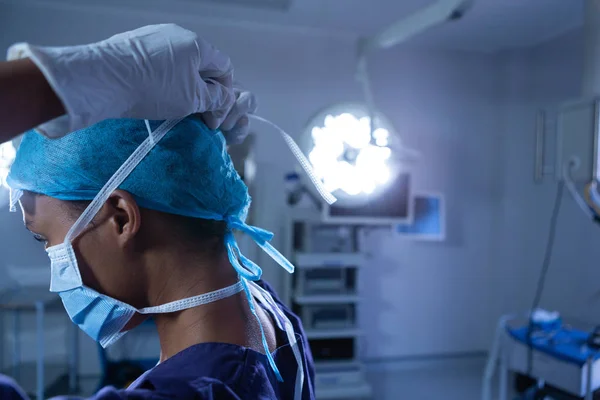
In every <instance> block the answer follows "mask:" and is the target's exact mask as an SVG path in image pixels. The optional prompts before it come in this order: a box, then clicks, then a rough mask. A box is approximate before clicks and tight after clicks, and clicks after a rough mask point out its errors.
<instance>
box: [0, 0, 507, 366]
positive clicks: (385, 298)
mask: <svg viewBox="0 0 600 400" xmlns="http://www.w3.org/2000/svg"><path fill="white" fill-rule="evenodd" d="M165 20H168V21H173V22H178V23H181V24H183V25H184V26H186V27H188V28H191V29H193V30H195V31H197V32H198V33H199V34H200V35H202V36H204V37H206V39H207V40H209V41H210V42H212V43H214V44H215V45H216V46H217V47H219V48H222V49H224V50H225V51H226V52H227V53H228V54H229V55H230V56H231V58H232V60H233V61H234V64H235V65H236V68H237V69H236V74H237V77H238V78H239V79H240V80H241V81H243V82H246V84H247V85H248V87H249V88H250V89H252V90H253V91H255V92H256V94H257V96H258V98H259V99H260V105H261V107H260V112H261V114H262V115H263V116H265V117H267V118H270V119H272V120H273V121H275V122H276V123H278V124H280V125H281V126H282V127H283V128H285V129H287V130H288V131H289V132H290V133H291V134H292V135H293V136H296V137H297V136H298V134H299V133H300V132H301V131H302V128H303V127H304V124H305V123H306V121H307V120H308V118H309V117H310V116H311V115H312V114H314V113H315V112H317V111H318V110H320V109H321V108H323V107H325V106H327V105H329V104H332V103H336V102H341V101H349V100H350V101H352V100H360V99H361V93H360V90H359V89H360V88H359V86H358V85H357V84H356V83H355V82H354V80H353V77H354V75H353V66H354V42H353V41H352V40H350V39H348V38H344V37H323V36H318V35H310V34H302V35H301V34H296V33H293V32H282V33H278V34H273V33H272V32H268V31H260V30H257V29H249V30H233V29H231V28H226V29H225V28H222V27H221V28H219V27H215V26H206V25H200V24H198V23H196V22H195V21H194V19H193V17H187V18H184V17H181V16H175V15H173V16H171V15H168V16H165V15H156V14H152V13H148V12H140V13H130V12H120V13H118V14H114V13H109V12H105V11H102V10H95V11H94V12H88V11H85V9H80V10H59V9H53V8H51V7H50V8H29V7H26V6H24V5H23V6H16V5H2V4H0V27H1V28H0V29H1V33H2V35H0V48H6V47H7V46H8V45H9V44H10V43H12V42H14V41H30V42H33V43H39V44H75V43H85V42H90V41H94V40H99V39H102V38H104V37H106V36H108V35H110V34H114V33H117V32H119V31H123V30H126V29H130V28H135V27H137V26H140V25H143V24H149V23H156V22H162V21H165ZM109 21H110V22H109ZM500 72H501V71H500V67H499V62H498V60H497V58H496V57H495V56H491V55H477V54H469V53H458V52H444V51H430V50H421V51H417V50H400V49H395V50H391V51H386V52H382V53H381V54H378V55H377V56H376V57H375V58H374V60H373V62H372V73H373V78H374V79H373V85H374V91H375V93H376V100H377V104H378V105H379V106H380V108H381V109H382V111H383V112H384V113H385V114H386V115H387V116H388V117H389V118H390V119H391V120H392V122H393V123H394V125H395V126H396V128H397V130H398V132H399V134H400V135H402V138H403V140H404V141H405V142H406V143H407V144H408V145H409V146H411V147H413V148H416V149H418V150H420V151H421V152H422V153H423V155H424V157H423V159H422V161H421V162H420V164H418V166H417V167H416V168H415V172H414V173H415V175H414V178H415V189H416V190H435V191H441V192H444V193H445V194H446V201H447V208H448V218H449V220H448V241H447V242H446V243H443V244H433V243H431V244H427V243H415V242H409V241H405V240H404V241H403V240H401V239H399V238H397V237H394V236H390V235H386V234H383V233H381V232H376V233H373V235H372V236H370V237H369V238H368V242H369V243H370V244H369V248H368V250H369V252H370V253H371V254H372V258H371V260H370V262H369V264H368V265H367V266H366V267H365V271H364V275H363V281H362V282H361V284H362V285H363V288H364V289H365V298H366V300H365V305H364V308H363V311H364V312H363V316H364V321H363V322H364V324H365V326H366V329H367V330H366V332H365V333H366V338H365V341H366V342H367V344H368V346H367V354H366V355H367V357H369V358H372V359H380V358H395V357H403V356H414V355H431V354H440V353H456V352H471V351H479V350H483V349H485V348H486V347H487V344H488V339H489V333H490V326H491V316H490V313H489V304H490V302H491V301H492V298H491V296H492V291H491V290H490V288H491V287H492V284H491V281H490V276H491V271H492V270H493V267H494V265H495V264H494V263H493V260H492V257H491V255H492V248H493V247H492V246H493V244H494V236H493V223H494V210H496V209H497V208H498V207H499V202H500V199H501V196H500V185H498V182H499V181H500V178H501V173H502V171H501V167H502V162H503V161H502V160H503V159H504V158H503V154H502V151H499V144H501V141H500V140H501V139H500V135H501V133H502V131H501V129H500V128H501V126H502V120H501V117H502V115H501V114H499V113H498V110H500V109H502V107H503V106H502V104H501V98H500V97H499V94H500V90H499V89H500V85H501V82H500V80H499V78H500ZM255 130H257V131H258V132H259V133H260V134H259V135H258V141H257V147H256V153H257V154H256V159H257V160H258V162H259V165H258V167H259V171H258V178H257V180H258V181H257V185H258V187H259V188H260V191H259V193H258V194H257V196H256V199H255V203H256V207H258V210H257V215H258V224H260V225H262V226H264V227H266V228H267V229H272V230H275V231H279V230H280V221H281V216H282V213H283V209H282V207H281V204H282V203H283V201H282V193H283V190H282V176H283V173H284V172H286V171H288V170H290V169H291V168H293V165H294V164H293V158H292V156H291V154H290V153H289V151H288V150H287V149H286V147H285V144H284V142H283V141H282V140H281V139H280V138H279V136H278V135H277V134H276V133H274V132H272V131H271V130H269V128H265V127H263V126H258V125H255ZM19 218H20V216H19V215H9V214H6V213H2V214H0V226H3V230H2V233H0V235H2V238H1V240H2V242H3V243H8V244H7V248H8V253H5V254H4V255H3V258H2V261H1V263H3V264H4V265H5V266H6V265H16V266H19V267H22V266H30V265H45V264H46V259H45V255H44V254H43V252H42V251H41V250H40V249H39V248H38V247H37V246H36V243H35V242H33V241H32V240H31V239H30V238H29V236H28V235H27V233H26V232H25V231H24V230H23V229H22V227H21V226H20V225H21V223H20V221H19ZM5 226H8V228H9V229H4V227H5ZM274 244H275V245H276V246H278V247H282V246H281V242H280V241H278V240H276V241H275V243H274ZM258 261H259V263H260V264H261V265H263V266H264V267H265V270H266V276H267V277H268V278H270V279H271V280H274V281H275V282H276V286H277V283H278V282H279V281H280V277H281V273H280V271H279V270H278V269H276V268H275V267H273V264H272V263H269V262H268V260H267V259H266V258H265V257H263V256H261V257H259V259H258ZM467 326H468V327H469V328H468V330H469V333H468V334H465V329H466V327H467ZM84 346H85V348H86V349H87V352H88V354H89V351H91V346H92V344H91V343H89V341H84ZM85 352H86V350H84V351H83V352H82V353H85ZM95 368H96V367H95V364H94V361H87V362H86V363H85V365H84V372H85V373H90V372H94V371H95Z"/></svg>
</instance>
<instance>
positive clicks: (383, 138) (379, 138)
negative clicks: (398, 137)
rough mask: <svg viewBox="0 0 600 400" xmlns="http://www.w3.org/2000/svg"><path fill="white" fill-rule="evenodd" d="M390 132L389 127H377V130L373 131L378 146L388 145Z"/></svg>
mask: <svg viewBox="0 0 600 400" xmlns="http://www.w3.org/2000/svg"><path fill="white" fill-rule="evenodd" d="M389 136H390V133H389V132H388V130H387V129H383V128H377V129H375V132H373V137H374V138H375V143H376V144H377V146H381V147H384V146H387V145H388V143H389V142H388V139H389Z"/></svg>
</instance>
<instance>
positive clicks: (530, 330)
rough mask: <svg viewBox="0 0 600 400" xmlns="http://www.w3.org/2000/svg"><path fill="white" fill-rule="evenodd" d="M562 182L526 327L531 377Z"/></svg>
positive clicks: (528, 372) (557, 194)
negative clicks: (537, 317)
mask: <svg viewBox="0 0 600 400" xmlns="http://www.w3.org/2000/svg"><path fill="white" fill-rule="evenodd" d="M564 186H565V185H564V181H560V182H559V183H558V187H557V189H556V197H555V199H554V207H553V210H552V215H551V217H550V229H549V230H548V240H547V241H546V249H545V251H544V260H543V261H542V268H541V271H540V275H539V278H538V283H537V288H536V291H535V296H534V298H533V305H532V307H531V311H530V313H529V324H528V326H527V346H528V353H527V375H531V368H532V364H533V346H532V343H531V335H532V333H533V313H534V312H535V310H536V309H537V308H538V306H539V304H540V300H541V298H542V293H543V291H544V284H545V283H546V275H547V273H548V268H549V267H550V262H551V260H552V250H553V248H554V239H555V238H556V226H557V222H558V215H559V212H560V206H561V203H562V198H563V191H564Z"/></svg>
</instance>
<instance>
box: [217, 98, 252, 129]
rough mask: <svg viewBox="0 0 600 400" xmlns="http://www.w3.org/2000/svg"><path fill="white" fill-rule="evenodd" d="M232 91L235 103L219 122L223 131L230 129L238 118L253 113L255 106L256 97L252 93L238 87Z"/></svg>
mask: <svg viewBox="0 0 600 400" xmlns="http://www.w3.org/2000/svg"><path fill="white" fill-rule="evenodd" d="M234 93H235V95H236V101H235V104H234V105H233V107H231V110H230V111H229V114H227V117H226V118H225V119H224V120H223V123H222V124H221V129H222V130H224V131H229V130H232V129H233V127H234V126H235V125H236V124H237V122H238V121H239V119H240V118H242V117H243V116H245V115H248V114H253V113H254V112H255V111H256V108H257V102H256V98H255V97H254V95H252V93H250V92H242V91H240V90H238V89H234Z"/></svg>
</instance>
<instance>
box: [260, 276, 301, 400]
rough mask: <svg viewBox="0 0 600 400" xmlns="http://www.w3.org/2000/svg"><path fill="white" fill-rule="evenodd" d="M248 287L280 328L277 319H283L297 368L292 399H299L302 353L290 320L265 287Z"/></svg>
mask: <svg viewBox="0 0 600 400" xmlns="http://www.w3.org/2000/svg"><path fill="white" fill-rule="evenodd" d="M250 289H251V290H252V294H253V295H254V296H255V297H256V298H257V299H258V300H259V301H260V302H261V303H263V304H264V305H265V307H266V308H267V309H269V310H270V311H271V313H272V314H274V315H275V317H274V318H275V320H276V321H277V323H278V326H279V327H280V329H281V325H280V322H279V321H283V325H284V327H285V328H284V329H283V330H284V331H285V333H286V336H287V338H288V342H289V343H290V346H291V348H292V352H293V353H294V358H295V359H296V363H297V364H298V369H297V370H296V384H295V389H294V399H296V400H300V399H301V398H302V388H303V386H304V363H303V361H302V355H301V354H300V349H299V347H298V340H297V339H296V332H295V331H294V327H293V326H292V323H291V322H290V320H289V318H288V317H286V316H285V314H284V313H283V312H282V311H281V309H280V308H279V306H278V305H277V303H275V300H273V296H271V294H270V293H269V292H267V291H266V290H265V289H263V288H262V287H260V286H259V285H257V284H256V283H254V282H250Z"/></svg>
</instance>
